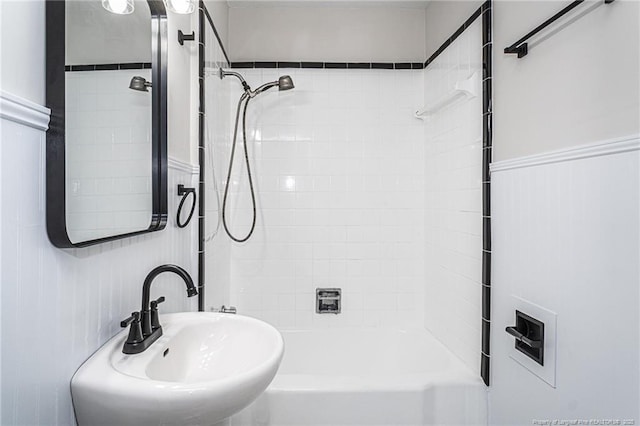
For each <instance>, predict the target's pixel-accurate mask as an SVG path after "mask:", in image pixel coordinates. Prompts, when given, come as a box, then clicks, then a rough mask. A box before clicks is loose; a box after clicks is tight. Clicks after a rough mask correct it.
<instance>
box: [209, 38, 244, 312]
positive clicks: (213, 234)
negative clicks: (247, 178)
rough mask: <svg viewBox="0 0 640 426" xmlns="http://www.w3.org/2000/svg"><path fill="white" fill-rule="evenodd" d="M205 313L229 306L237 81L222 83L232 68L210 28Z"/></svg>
mask: <svg viewBox="0 0 640 426" xmlns="http://www.w3.org/2000/svg"><path fill="white" fill-rule="evenodd" d="M205 31H206V32H205V34H204V35H205V79H204V82H205V127H204V132H205V135H204V137H205V147H206V148H205V164H204V173H205V194H204V195H205V197H204V200H205V230H204V237H205V241H206V242H205V247H204V249H205V286H206V287H205V288H206V291H205V310H207V311H208V310H212V309H218V308H220V306H222V305H223V304H224V305H229V303H230V299H229V297H230V292H231V240H229V239H228V238H227V237H226V236H225V235H224V229H223V227H222V217H221V214H222V191H223V190H224V179H226V170H227V164H228V161H229V159H228V152H229V146H230V134H231V131H232V130H231V106H230V105H231V104H230V102H231V97H230V96H231V88H232V87H233V85H234V84H236V83H237V80H235V79H233V81H232V79H230V78H229V79H226V80H221V79H220V76H219V74H218V71H219V69H220V68H221V67H222V68H225V69H227V68H229V67H228V64H227V61H226V58H225V56H224V53H223V52H222V49H221V48H220V45H219V44H218V42H217V40H216V36H215V34H214V33H213V31H212V30H211V27H210V26H209V25H207V26H206V30H205Z"/></svg>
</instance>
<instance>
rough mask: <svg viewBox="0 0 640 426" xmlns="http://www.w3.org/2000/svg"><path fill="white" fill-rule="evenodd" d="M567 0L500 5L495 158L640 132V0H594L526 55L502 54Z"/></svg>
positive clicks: (497, 7)
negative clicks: (602, 0)
mask: <svg viewBox="0 0 640 426" xmlns="http://www.w3.org/2000/svg"><path fill="white" fill-rule="evenodd" d="M564 5H565V3H564V2H555V1H554V2H547V1H539V2H521V1H517V2H514V1H505V2H502V1H500V2H496V4H495V7H494V23H495V26H494V76H493V77H494V81H495V83H494V112H495V119H494V159H495V160H505V159H509V158H516V157H520V156H523V155H530V154H535V153H539V152H545V151H549V150H555V149H559V148H563V147H571V146H575V145H580V144H584V143H590V142H597V141H601V140H604V139H609V138H615V137H620V136H626V135H629V134H637V133H639V132H640V102H639V99H640V79H639V78H638V75H640V2H637V1H624V0H623V1H618V2H614V3H612V4H610V5H604V4H603V2H589V3H588V4H587V5H583V6H580V8H578V9H577V10H578V11H579V12H580V13H582V12H584V11H589V10H591V11H590V12H589V13H587V14H586V15H584V16H583V17H581V18H580V19H578V20H577V21H575V22H573V23H571V24H569V25H568V26H566V28H563V29H562V30H561V31H558V32H557V33H555V34H553V35H552V36H550V37H548V38H547V39H546V40H544V41H542V42H539V43H537V45H535V46H534V45H532V46H531V47H530V51H529V55H528V56H526V57H525V58H524V59H517V58H516V57H515V55H504V54H503V53H502V52H501V51H502V49H503V48H504V47H506V46H508V45H510V44H511V43H513V42H515V41H516V40H517V39H519V38H520V37H521V36H523V35H524V34H526V33H527V32H528V31H529V30H530V29H532V28H534V27H535V26H536V25H538V24H539V23H541V22H543V21H544V20H545V19H546V18H548V17H549V16H551V15H553V14H554V13H555V12H556V11H558V10H560V9H561V8H562V7H564ZM580 13H578V14H580ZM572 16H573V15H572Z"/></svg>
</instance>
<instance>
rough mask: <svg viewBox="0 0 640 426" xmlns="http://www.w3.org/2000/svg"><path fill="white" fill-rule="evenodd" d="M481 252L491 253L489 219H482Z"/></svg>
mask: <svg viewBox="0 0 640 426" xmlns="http://www.w3.org/2000/svg"><path fill="white" fill-rule="evenodd" d="M482 250H484V251H486V252H490V251H491V218H490V217H483V218H482Z"/></svg>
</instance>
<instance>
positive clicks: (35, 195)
mask: <svg viewBox="0 0 640 426" xmlns="http://www.w3.org/2000/svg"><path fill="white" fill-rule="evenodd" d="M0 129H1V133H2V134H1V135H0V137H1V140H2V143H1V144H0V151H1V154H0V159H1V160H2V165H1V167H0V171H1V173H2V175H1V179H0V182H1V185H2V198H3V200H8V202H3V204H2V206H1V209H2V213H1V220H2V223H1V228H2V249H1V250H2V270H1V274H2V276H1V282H2V309H1V312H2V400H3V406H2V419H1V420H0V423H2V424H13V425H36V424H47V425H70V424H75V419H74V415H73V407H72V405H71V394H70V393H69V381H70V380H71V377H72V376H73V374H74V372H75V371H76V369H77V368H78V366H79V365H81V364H82V363H83V362H84V360H86V359H87V358H88V357H89V356H90V355H91V354H92V353H93V352H94V351H95V350H96V349H97V348H98V347H100V346H101V345H102V344H103V343H104V342H106V341H107V340H108V339H110V338H111V337H112V336H113V335H114V334H115V333H117V332H119V331H120V320H121V319H123V318H126V317H127V316H129V315H130V313H131V312H133V311H134V310H139V309H140V303H141V297H142V282H143V280H144V278H145V276H146V274H147V273H148V272H149V271H150V270H151V269H152V268H154V267H155V266H158V265H161V264H164V263H175V264H178V265H181V266H183V267H184V268H186V269H187V271H189V272H190V273H191V274H192V276H193V277H194V279H195V278H196V276H197V275H196V274H197V264H196V257H195V253H196V245H195V241H196V240H195V237H196V234H195V231H196V230H197V229H196V227H194V226H191V227H190V229H186V230H179V229H177V228H176V226H175V223H174V217H175V207H176V204H177V200H176V199H175V198H177V197H173V196H171V194H174V192H173V190H172V191H171V194H170V196H169V223H168V224H167V228H166V229H165V230H164V231H162V232H156V233H152V234H148V235H144V236H138V237H133V238H128V239H126V240H118V241H114V242H111V243H105V244H101V245H98V246H94V247H90V248H84V249H74V250H60V249H58V248H55V247H53V246H52V245H51V243H50V242H49V240H48V238H47V231H46V224H45V206H46V199H45V133H44V132H43V131H39V130H35V129H33V128H30V127H28V126H25V125H20V124H17V123H15V122H12V121H8V120H4V119H3V120H2V121H1V126H0ZM196 181H197V176H195V175H192V174H191V173H185V172H182V171H178V170H175V169H170V170H169V188H175V187H176V185H177V184H178V183H183V184H185V185H189V186H193V185H194V184H195V183H196ZM159 296H166V297H167V302H166V303H165V304H163V305H162V311H163V312H176V311H184V310H195V309H197V302H196V298H192V299H187V297H186V293H185V291H184V286H183V285H182V282H181V281H180V280H179V279H177V278H176V277H172V276H171V274H163V275H161V276H160V277H158V279H157V282H156V283H155V284H154V285H153V287H152V297H154V298H157V297H159Z"/></svg>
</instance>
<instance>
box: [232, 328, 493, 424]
mask: <svg viewBox="0 0 640 426" xmlns="http://www.w3.org/2000/svg"><path fill="white" fill-rule="evenodd" d="M282 334H283V336H284V341H285V354H284V359H283V361H282V364H281V366H280V369H279V371H278V374H277V375H276V377H275V379H274V380H273V382H272V383H271V385H270V386H269V387H268V388H267V390H266V391H265V393H264V394H263V395H262V396H260V397H259V398H258V400H256V401H255V402H254V403H253V404H252V405H250V406H249V407H247V408H246V409H245V410H243V411H242V412H240V413H238V414H237V415H235V416H234V417H232V418H231V420H230V424H231V425H232V426H249V425H250V426H294V425H295V426H320V425H323V426H339V425H360V426H364V425H394V426H396V425H486V421H487V409H486V406H487V394H486V388H485V386H484V384H483V383H482V381H481V380H480V378H479V377H477V376H476V375H474V374H472V373H471V371H470V370H469V369H468V368H467V367H466V366H465V365H464V364H462V362H461V361H460V360H459V359H457V358H456V357H455V356H453V355H452V354H451V352H449V351H448V350H447V349H446V348H445V347H444V346H443V345H442V344H441V343H440V342H438V341H437V340H436V339H434V338H433V336H431V335H430V334H429V333H427V332H425V331H400V330H388V329H351V330H349V329H346V330H345V329H327V330H313V331H283V332H282ZM478 362H479V361H478Z"/></svg>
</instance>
